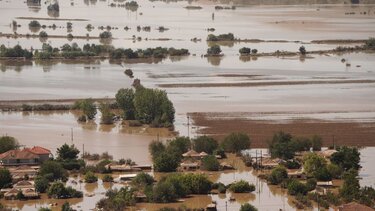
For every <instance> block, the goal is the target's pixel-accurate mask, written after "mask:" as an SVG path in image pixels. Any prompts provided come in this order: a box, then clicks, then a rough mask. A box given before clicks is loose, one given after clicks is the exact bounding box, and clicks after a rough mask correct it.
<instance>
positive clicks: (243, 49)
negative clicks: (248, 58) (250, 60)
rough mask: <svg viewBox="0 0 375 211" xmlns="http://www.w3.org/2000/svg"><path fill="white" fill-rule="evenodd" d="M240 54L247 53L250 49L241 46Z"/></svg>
mask: <svg viewBox="0 0 375 211" xmlns="http://www.w3.org/2000/svg"><path fill="white" fill-rule="evenodd" d="M239 52H240V54H241V55H248V54H250V53H251V49H250V48H246V47H243V48H241V49H240V50H239Z"/></svg>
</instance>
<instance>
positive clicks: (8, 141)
mask: <svg viewBox="0 0 375 211" xmlns="http://www.w3.org/2000/svg"><path fill="white" fill-rule="evenodd" d="M18 148H19V143H18V141H17V140H16V139H15V138H14V137H12V136H1V137H0V154H1V153H4V152H7V151H9V150H13V149H18Z"/></svg>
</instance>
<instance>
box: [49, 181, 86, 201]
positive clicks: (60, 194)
mask: <svg viewBox="0 0 375 211" xmlns="http://www.w3.org/2000/svg"><path fill="white" fill-rule="evenodd" d="M47 195H48V197H51V198H56V199H67V198H82V197H83V193H82V192H81V191H77V190H75V189H73V188H72V187H65V186H64V184H63V183H62V182H55V183H53V184H52V185H51V186H50V187H49V188H48V191H47Z"/></svg>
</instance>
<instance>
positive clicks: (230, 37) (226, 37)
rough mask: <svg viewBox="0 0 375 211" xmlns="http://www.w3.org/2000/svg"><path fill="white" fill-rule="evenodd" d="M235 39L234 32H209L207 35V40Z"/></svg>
mask: <svg viewBox="0 0 375 211" xmlns="http://www.w3.org/2000/svg"><path fill="white" fill-rule="evenodd" d="M233 40H234V35H233V34H232V33H228V34H220V35H217V36H215V35H213V34H209V35H208V36H207V41H233Z"/></svg>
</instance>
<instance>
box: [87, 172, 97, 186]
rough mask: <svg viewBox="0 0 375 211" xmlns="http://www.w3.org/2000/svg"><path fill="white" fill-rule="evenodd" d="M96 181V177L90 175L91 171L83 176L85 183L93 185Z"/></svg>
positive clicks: (92, 174)
mask: <svg viewBox="0 0 375 211" xmlns="http://www.w3.org/2000/svg"><path fill="white" fill-rule="evenodd" d="M97 181H98V177H97V176H96V175H95V174H94V173H92V172H91V171H88V172H86V174H85V182H86V183H94V182H97Z"/></svg>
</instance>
